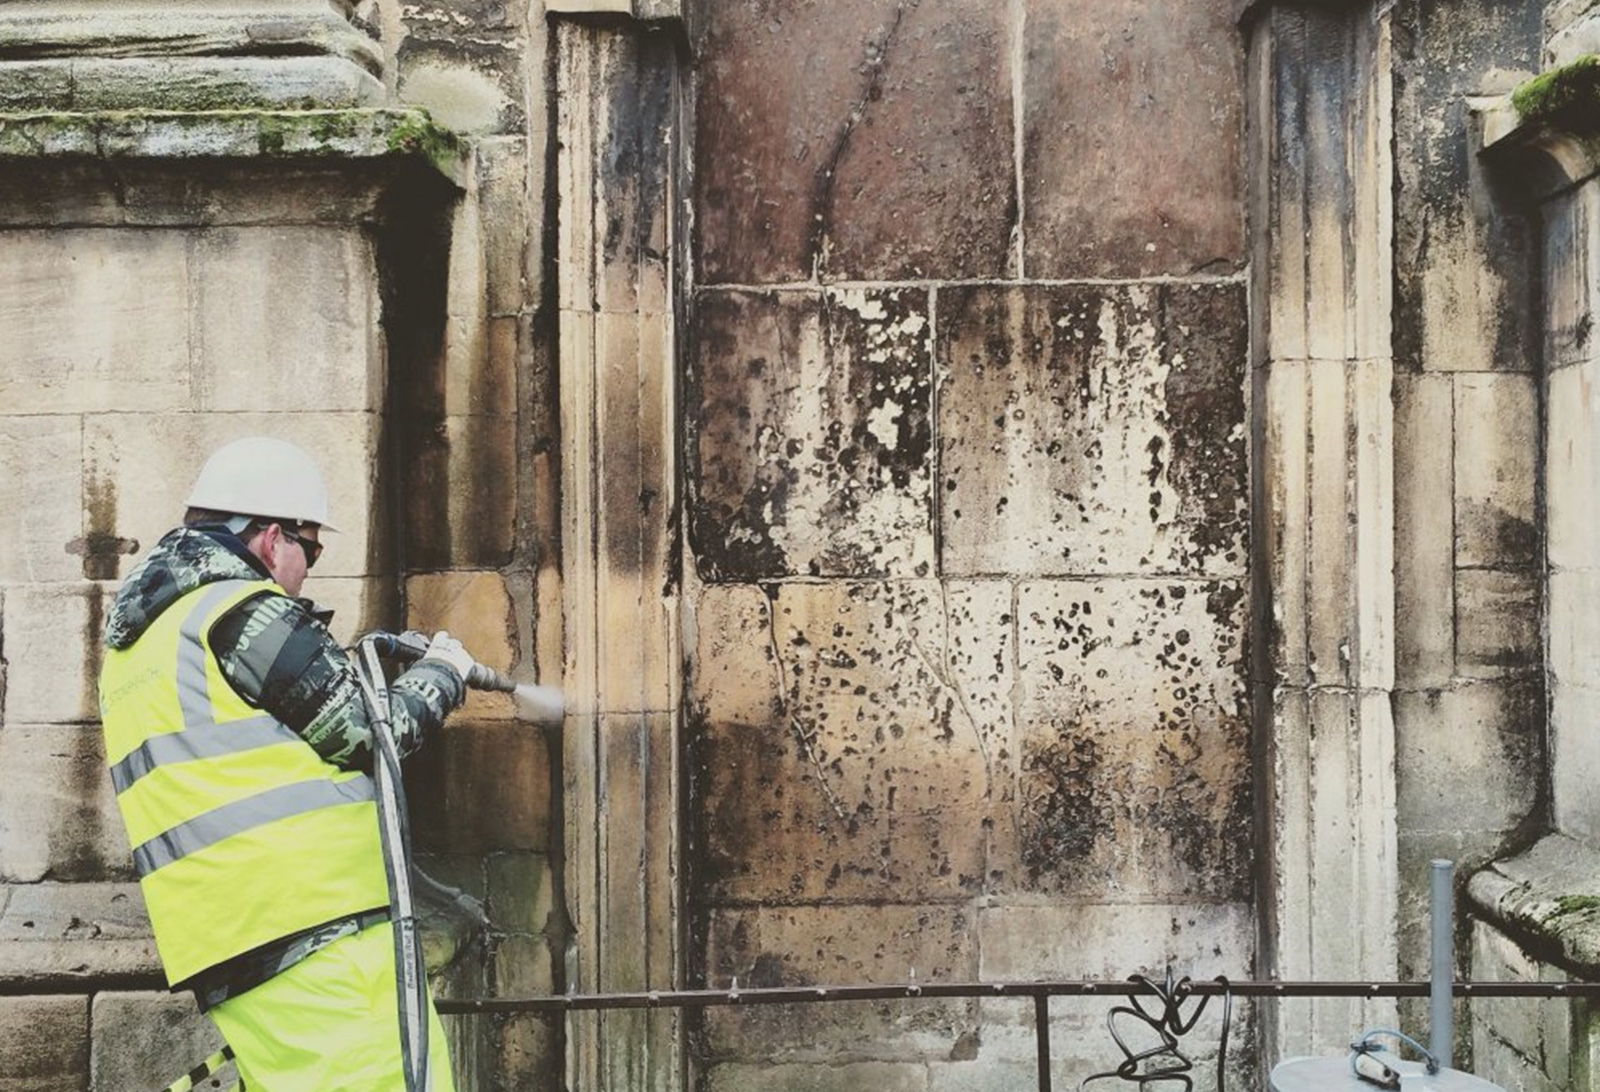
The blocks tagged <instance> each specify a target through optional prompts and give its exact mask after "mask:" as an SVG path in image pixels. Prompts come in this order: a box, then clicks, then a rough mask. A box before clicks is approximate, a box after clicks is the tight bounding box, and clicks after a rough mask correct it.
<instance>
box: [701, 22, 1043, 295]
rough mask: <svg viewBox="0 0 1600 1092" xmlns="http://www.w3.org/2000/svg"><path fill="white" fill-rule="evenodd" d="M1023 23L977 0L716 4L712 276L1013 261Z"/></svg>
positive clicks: (706, 100) (705, 217)
mask: <svg viewBox="0 0 1600 1092" xmlns="http://www.w3.org/2000/svg"><path fill="white" fill-rule="evenodd" d="M1009 22H1010V17H1009V15H1008V13H1007V8H1006V5H1004V4H971V3H965V2H963V0H923V2H921V3H918V4H897V3H889V2H887V0H857V2H854V3H850V4H837V3H828V2H826V0H778V2H776V3H765V4H710V5H706V18H705V24H706V26H705V35H704V37H703V40H702V41H701V42H700V44H699V49H698V53H699V55H700V58H701V72H702V77H701V79H702V85H701V90H700V95H699V124H698V125H697V126H696V132H697V142H698V143H697V147H696V164H697V171H696V179H697V185H698V195H697V198H698V199H697V205H698V207H699V210H700V211H699V250H698V264H699V267H700V271H701V273H702V276H703V277H704V283H710V284H715V283H728V282H732V283H740V284H763V283H770V282H773V281H794V280H800V279H803V278H807V277H810V276H812V275H813V273H818V274H820V275H821V276H823V277H825V278H849V279H856V278H860V279H874V278H880V277H895V278H920V277H927V276H996V275H1000V274H1003V273H1004V272H1005V271H1006V266H1007V257H1008V250H1009V248H1010V235H1011V231H1012V228H1013V226H1014V225H1015V222H1016V210H1017V202H1016V197H1015V190H1016V185H1015V178H1014V174H1015V169H1014V166H1013V158H1012V147H1013V133H1012V129H1013V124H1012V109H1013V106H1012V102H1011V84H1012V73H1011V64H1012V62H1011V57H1012V55H1013V50H1012V45H1013V34H1014V31H1013V30H1012V29H1011V28H1010V27H1009V26H1008V24H1009Z"/></svg>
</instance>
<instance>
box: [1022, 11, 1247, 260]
mask: <svg viewBox="0 0 1600 1092" xmlns="http://www.w3.org/2000/svg"><path fill="white" fill-rule="evenodd" d="M1025 8H1026V22H1025V24H1024V27H1023V31H1022V34H1023V39H1022V41H1023V44H1022V47H1021V48H1022V49H1023V51H1024V56H1025V60H1024V64H1025V66H1026V67H1025V69H1024V74H1023V85H1024V87H1023V95H1024V101H1025V103H1026V107H1025V110H1024V114H1023V119H1022V134H1023V135H1022V140H1023V153H1022V154H1023V161H1022V177H1023V223H1022V229H1023V239H1024V242H1025V248H1026V255H1025V258H1024V268H1025V269H1026V272H1027V274H1028V275H1029V276H1030V277H1139V276H1146V275H1150V274H1174V275H1178V276H1182V275H1185V274H1190V273H1195V272H1199V271H1204V272H1216V273H1226V272H1232V271H1233V270H1236V269H1238V268H1239V267H1240V266H1241V265H1242V264H1243V262H1244V259H1245V237H1244V217H1243V215H1242V199H1243V194H1244V180H1243V177H1242V171H1243V165H1244V156H1243V154H1242V145H1243V140H1244V50H1243V48H1242V39H1241V38H1240V36H1239V30H1238V26H1237V22H1236V21H1237V19H1238V4H1237V3H1234V2H1232V0H1197V2H1194V3H1186V4H1183V5H1181V6H1172V5H1157V4H1140V5H1135V6H1128V5H1117V6H1111V7H1104V8H1099V7H1097V8H1086V7H1085V6H1084V5H1082V4H1079V3H1075V2H1074V0H1028V3H1027V4H1026V5H1025ZM1086 194H1092V195H1093V198H1092V199H1091V201H1092V203H1091V204H1090V205H1089V206H1088V208H1089V214H1087V215H1086V214H1085V211H1086V209H1085V195H1086Z"/></svg>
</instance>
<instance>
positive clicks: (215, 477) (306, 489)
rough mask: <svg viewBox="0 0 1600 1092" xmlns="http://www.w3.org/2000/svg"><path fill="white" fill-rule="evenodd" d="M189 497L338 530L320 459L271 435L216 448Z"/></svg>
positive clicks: (201, 503)
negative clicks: (330, 512) (331, 516)
mask: <svg viewBox="0 0 1600 1092" xmlns="http://www.w3.org/2000/svg"><path fill="white" fill-rule="evenodd" d="M186 503H187V504H188V506H189V507H190V508H209V509H211V510H212V511H214V512H231V513H234V514H236V515H241V516H265V517H270V518H275V519H281V520H293V521H295V522H296V523H315V524H319V525H320V526H322V527H323V528H325V529H326V530H329V531H337V530H338V528H337V527H335V526H333V524H331V523H329V522H328V488H327V486H326V485H324V484H323V481H322V471H321V470H319V469H318V468H317V463H316V460H315V459H313V458H312V457H311V456H310V455H307V454H306V453H305V452H304V451H301V450H300V449H299V448H298V447H295V446H294V445H293V444H291V443H289V442H288V441H287V440H278V439H274V438H273V437H271V436H246V437H244V438H243V439H241V440H234V441H233V442H232V443H228V444H223V445H222V446H221V447H219V448H217V450H216V451H214V452H212V454H211V458H209V459H207V460H206V465H205V466H203V467H201V469H200V476H199V477H198V478H196V479H195V483H194V489H193V490H192V491H191V492H190V493H189V499H188V501H187V502H186Z"/></svg>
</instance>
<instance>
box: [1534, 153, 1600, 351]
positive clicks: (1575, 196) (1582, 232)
mask: <svg viewBox="0 0 1600 1092" xmlns="http://www.w3.org/2000/svg"><path fill="white" fill-rule="evenodd" d="M1539 216H1540V223H1541V224H1542V226H1543V228H1544V271H1545V272H1544V276H1545V284H1544V337H1545V341H1544V359H1545V365H1546V367H1548V368H1550V369H1551V370H1554V369H1556V368H1559V367H1561V366H1562V365H1565V364H1573V363H1577V362H1580V361H1584V360H1588V359H1591V358H1592V357H1594V356H1595V355H1596V353H1595V348H1596V346H1595V344H1594V323H1595V308H1596V304H1597V302H1600V301H1597V300H1596V298H1595V291H1596V289H1597V288H1600V284H1596V283H1595V276H1594V273H1595V270H1594V260H1595V249H1594V248H1595V246H1596V244H1597V243H1600V236H1597V235H1596V233H1595V230H1596V228H1597V227H1600V224H1597V222H1596V221H1597V220H1600V181H1592V180H1591V181H1589V182H1586V183H1584V184H1583V185H1581V186H1579V187H1577V188H1576V189H1573V190H1570V191H1568V192H1566V193H1564V194H1561V195H1560V196H1558V197H1555V198H1553V199H1551V200H1550V201H1547V202H1545V203H1544V204H1543V205H1541V206H1540V209H1539Z"/></svg>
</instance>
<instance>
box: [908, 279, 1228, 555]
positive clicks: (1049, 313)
mask: <svg viewBox="0 0 1600 1092" xmlns="http://www.w3.org/2000/svg"><path fill="white" fill-rule="evenodd" d="M938 321H939V339H938V341H939V400H938V401H939V433H938V434H939V442H940V465H939V474H940V482H939V492H940V497H939V501H940V526H941V530H942V532H943V558H942V560H943V565H944V571H945V572H946V573H951V574H960V575H967V574H978V573H1018V574H1041V575H1042V574H1056V573H1061V574H1066V573H1156V572H1171V573H1201V572H1204V573H1212V574H1218V575H1224V574H1226V575H1236V574H1240V573H1242V572H1243V571H1244V566H1245V533H1246V525H1247V497H1246V489H1245V481H1246V469H1245V468H1246V464H1245V432H1246V427H1245V416H1244V371H1245V298H1244V289H1243V287H1242V286H1240V285H1236V284H1213V285H1203V286H1186V285H1161V286H1156V285H1136V286H1129V287H1102V286H1066V287H1061V286H1033V287H989V286H982V287H971V288H952V289H944V290H941V291H940V293H939V298H938Z"/></svg>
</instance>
